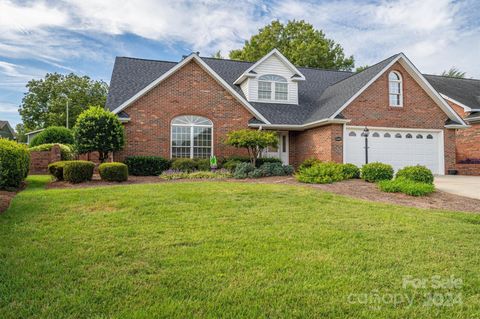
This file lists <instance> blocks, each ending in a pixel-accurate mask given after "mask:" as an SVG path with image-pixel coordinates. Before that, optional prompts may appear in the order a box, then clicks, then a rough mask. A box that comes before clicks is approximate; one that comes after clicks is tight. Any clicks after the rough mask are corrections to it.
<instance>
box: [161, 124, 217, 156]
mask: <svg viewBox="0 0 480 319" xmlns="http://www.w3.org/2000/svg"><path fill="white" fill-rule="evenodd" d="M183 117H185V118H187V117H191V120H192V121H190V123H185V124H173V122H174V121H175V120H176V119H179V118H183ZM193 118H201V119H204V120H208V121H209V122H210V123H211V124H195V123H194V122H193ZM174 126H180V127H190V157H175V159H177V158H190V159H194V158H195V157H194V156H193V155H194V149H195V146H194V129H193V128H194V127H205V128H210V134H211V138H210V156H212V155H213V136H214V135H213V121H212V120H210V119H209V118H206V117H204V116H199V115H180V116H176V117H174V118H173V119H172V120H171V122H170V159H174V157H173V127H174ZM210 156H209V157H210ZM199 158H200V157H199Z"/></svg>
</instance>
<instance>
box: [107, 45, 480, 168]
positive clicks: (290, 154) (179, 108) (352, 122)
mask: <svg viewBox="0 0 480 319" xmlns="http://www.w3.org/2000/svg"><path fill="white" fill-rule="evenodd" d="M435 79H436V77H434V76H424V75H422V74H421V73H420V72H419V71H418V70H417V68H416V67H415V66H414V65H413V64H412V63H411V62H410V61H409V60H408V58H407V57H406V56H405V55H404V54H402V53H400V54H396V55H394V56H392V57H389V58H388V59H385V60H383V61H381V62H379V63H377V64H375V65H373V66H371V67H369V68H367V69H365V70H364V71H362V72H359V73H352V72H346V71H334V70H323V69H315V68H301V67H296V66H294V65H292V64H291V63H290V62H289V61H288V60H287V59H286V58H285V57H284V56H283V55H282V54H281V53H280V52H279V51H278V50H273V51H271V52H270V53H269V54H267V55H266V56H265V57H263V58H262V59H260V60H259V61H257V62H255V63H250V62H240V61H232V60H224V59H214V58H204V57H199V56H198V54H195V53H192V54H190V55H189V56H187V57H184V58H183V59H182V60H181V61H180V62H168V61H156V60H144V59H135V58H124V57H117V59H116V60H115V65H114V69H113V74H112V79H111V82H110V91H109V95H108V98H107V105H106V106H107V107H108V108H109V109H110V110H111V111H112V112H113V113H115V114H118V116H119V118H120V120H121V121H122V122H124V125H125V131H126V145H125V148H124V150H123V151H121V152H118V153H115V154H114V159H115V160H117V161H120V160H123V159H124V158H125V157H126V156H131V155H157V156H163V157H166V158H179V157H189V158H196V157H209V156H210V155H212V154H213V155H216V156H217V157H228V156H231V155H234V154H239V153H241V152H242V151H241V150H238V149H235V148H232V147H229V146H226V145H225V144H224V143H223V141H224V140H225V138H226V135H227V133H228V132H230V131H232V130H237V129H242V128H251V129H261V130H273V131H276V132H277V133H278V139H279V143H278V147H276V148H272V149H268V150H267V151H266V152H265V154H264V156H273V157H278V158H280V159H281V160H282V161H283V162H284V163H285V164H287V163H288V164H293V165H298V164H300V163H301V162H302V161H304V160H305V159H307V158H311V157H316V158H319V159H322V160H332V161H337V162H348V163H354V164H357V165H362V164H364V163H365V160H366V158H365V157H366V152H365V138H364V136H363V133H364V129H365V128H368V132H369V134H368V143H369V148H368V158H369V161H381V162H385V163H390V164H391V165H393V166H394V168H395V169H399V168H401V167H403V166H406V165H416V164H422V165H426V166H427V167H429V168H430V169H432V171H433V172H434V173H436V174H445V173H446V172H447V171H448V170H450V169H454V168H455V165H456V162H457V161H456V153H457V152H458V150H456V137H458V136H460V139H462V137H461V136H462V134H463V133H460V132H468V131H469V129H468V128H469V126H468V124H467V123H466V120H467V119H468V118H470V119H474V115H475V113H474V112H473V111H472V112H470V113H468V115H467V116H464V117H465V120H464V118H462V116H460V115H459V113H457V112H458V110H456V108H457V107H456V105H454V104H452V103H451V102H450V101H449V100H448V99H447V98H446V97H445V96H446V95H445V96H442V95H441V94H440V93H439V92H441V91H438V87H440V84H439V83H443V82H442V81H441V80H440V81H435ZM437 82H438V83H437ZM441 93H442V94H446V93H444V92H441ZM472 110H474V109H472ZM462 115H464V114H462ZM472 116H473V117H472ZM457 131H458V133H457Z"/></svg>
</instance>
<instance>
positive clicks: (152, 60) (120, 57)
mask: <svg viewBox="0 0 480 319" xmlns="http://www.w3.org/2000/svg"><path fill="white" fill-rule="evenodd" d="M116 58H117V59H130V60H141V61H151V62H167V63H179V62H181V61H167V60H155V59H146V58H135V57H130V56H116Z"/></svg>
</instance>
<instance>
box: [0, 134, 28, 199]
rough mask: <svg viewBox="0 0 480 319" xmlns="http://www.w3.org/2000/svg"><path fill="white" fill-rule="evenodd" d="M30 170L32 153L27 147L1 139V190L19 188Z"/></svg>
mask: <svg viewBox="0 0 480 319" xmlns="http://www.w3.org/2000/svg"><path fill="white" fill-rule="evenodd" d="M29 169H30V153H29V152H28V149H27V147H26V146H25V145H22V144H19V143H17V142H14V141H10V140H7V139H4V138H0V188H6V189H8V188H17V187H19V186H20V184H21V183H22V181H23V180H24V179H25V178H26V177H27V175H28V171H29Z"/></svg>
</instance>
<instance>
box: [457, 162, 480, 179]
mask: <svg viewBox="0 0 480 319" xmlns="http://www.w3.org/2000/svg"><path fill="white" fill-rule="evenodd" d="M455 168H456V170H457V173H458V175H474V176H479V175H480V164H457V166H456V167H455Z"/></svg>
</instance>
